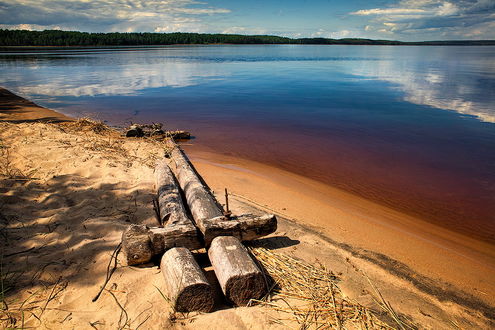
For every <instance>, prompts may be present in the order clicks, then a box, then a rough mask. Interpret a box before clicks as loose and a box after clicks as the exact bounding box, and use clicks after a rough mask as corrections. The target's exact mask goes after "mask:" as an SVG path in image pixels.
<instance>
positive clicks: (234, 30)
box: [222, 26, 267, 35]
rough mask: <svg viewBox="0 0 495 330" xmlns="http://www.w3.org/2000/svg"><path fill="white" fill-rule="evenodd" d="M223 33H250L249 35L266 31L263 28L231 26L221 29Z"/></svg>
mask: <svg viewBox="0 0 495 330" xmlns="http://www.w3.org/2000/svg"><path fill="white" fill-rule="evenodd" d="M222 33H225V34H250V35H262V34H266V33H267V31H266V30H265V29H263V28H258V27H256V28H247V27H243V26H232V27H229V28H227V29H225V30H223V31H222Z"/></svg>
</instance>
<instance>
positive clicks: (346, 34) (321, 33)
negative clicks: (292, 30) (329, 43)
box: [311, 29, 359, 39]
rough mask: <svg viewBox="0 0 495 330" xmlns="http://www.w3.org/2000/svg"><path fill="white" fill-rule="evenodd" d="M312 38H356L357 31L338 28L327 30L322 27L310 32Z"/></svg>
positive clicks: (357, 35)
mask: <svg viewBox="0 0 495 330" xmlns="http://www.w3.org/2000/svg"><path fill="white" fill-rule="evenodd" d="M311 37H313V38H332V39H342V38H358V37H359V33H358V32H357V31H351V30H340V31H327V30H324V29H319V30H318V31H316V32H313V33H312V34H311Z"/></svg>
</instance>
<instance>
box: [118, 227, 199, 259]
mask: <svg viewBox="0 0 495 330" xmlns="http://www.w3.org/2000/svg"><path fill="white" fill-rule="evenodd" d="M174 247H185V248H187V249H189V250H197V249H200V248H202V247H203V244H202V242H201V241H200V240H199V238H198V231H197V230H196V228H195V227H194V226H193V227H192V228H191V226H188V225H176V224H171V225H168V226H166V227H164V228H161V227H151V228H149V227H147V226H145V225H130V226H129V227H128V228H127V229H126V230H125V231H124V233H123V235H122V249H123V252H124V254H125V256H126V261H127V264H128V265H129V266H131V265H139V264H144V263H147V262H149V261H151V259H152V258H153V257H155V256H160V255H162V254H163V253H164V252H165V251H167V250H169V249H171V248H174Z"/></svg>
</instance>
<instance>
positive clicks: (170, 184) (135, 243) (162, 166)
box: [122, 159, 203, 265]
mask: <svg viewBox="0 0 495 330" xmlns="http://www.w3.org/2000/svg"><path fill="white" fill-rule="evenodd" d="M155 184H156V187H157V191H158V205H159V209H160V217H161V223H162V224H165V227H164V228H148V227H147V226H144V225H131V226H130V227H129V228H128V229H127V230H126V231H125V232H124V234H123V237H122V246H123V250H124V253H125V255H126V260H127V264H128V265H137V264H143V263H146V262H149V261H150V260H151V259H152V258H153V257H154V256H157V255H161V254H163V253H164V252H165V251H167V250H168V249H171V248H173V247H185V248H188V249H190V250H197V249H200V248H202V247H203V243H202V242H201V240H200V238H199V236H198V230H197V228H196V227H195V226H194V224H193V222H192V220H191V219H190V218H189V216H188V215H187V213H186V209H185V207H184V204H183V203H182V199H181V196H180V194H179V187H178V185H177V182H176V180H175V177H174V175H173V173H172V171H171V170H170V168H169V167H168V165H167V163H166V160H165V159H164V160H162V161H159V162H158V163H157V166H156V167H155Z"/></svg>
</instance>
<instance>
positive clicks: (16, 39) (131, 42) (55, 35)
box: [0, 29, 495, 46]
mask: <svg viewBox="0 0 495 330" xmlns="http://www.w3.org/2000/svg"><path fill="white" fill-rule="evenodd" d="M175 44H179V45H180V44H310V45H337V44H338V45H495V40H450V41H422V42H402V41H394V40H373V39H360V38H346V39H330V38H299V39H294V38H287V37H279V36H271V35H239V34H208V33H182V32H174V33H119V32H112V33H88V32H78V31H61V30H45V31H28V30H8V29H0V46H146V45H148V46H150V45H175Z"/></svg>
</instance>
